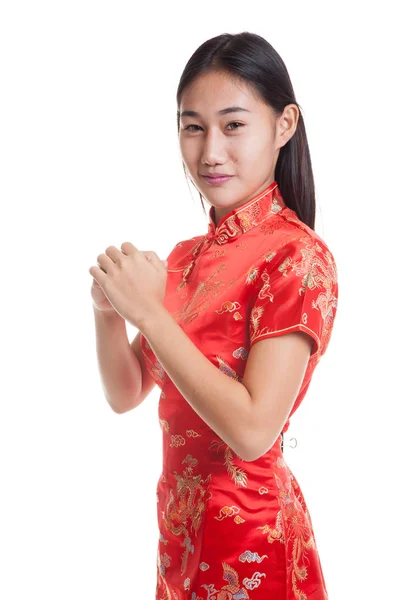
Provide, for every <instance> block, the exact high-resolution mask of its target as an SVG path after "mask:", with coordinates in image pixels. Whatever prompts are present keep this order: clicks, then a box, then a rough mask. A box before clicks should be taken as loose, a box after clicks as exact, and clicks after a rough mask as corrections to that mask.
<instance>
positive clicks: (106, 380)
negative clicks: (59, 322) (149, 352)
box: [93, 308, 154, 414]
mask: <svg viewBox="0 0 400 600" xmlns="http://www.w3.org/2000/svg"><path fill="white" fill-rule="evenodd" d="M93 310H94V317H95V325H96V350H97V359H98V366H99V371H100V377H101V382H102V385H103V390H104V394H105V397H106V399H107V402H108V403H109V405H110V406H111V408H112V409H113V411H114V412H116V413H118V414H120V413H124V412H126V411H128V410H131V409H132V408H135V407H136V406H138V405H139V404H140V403H141V402H142V401H143V400H144V399H145V398H146V396H147V395H148V393H149V392H150V391H151V388H152V387H153V386H154V381H153V380H151V381H150V376H149V375H148V374H147V370H145V368H144V367H143V360H142V359H141V350H140V346H139V335H140V333H138V334H137V336H136V337H135V339H134V340H133V342H132V344H131V345H130V344H129V340H128V337H127V333H126V324H125V319H123V318H122V317H121V316H120V315H119V314H118V313H114V312H113V313H105V312H102V311H99V310H97V309H96V308H93ZM143 373H145V375H144V376H143Z"/></svg>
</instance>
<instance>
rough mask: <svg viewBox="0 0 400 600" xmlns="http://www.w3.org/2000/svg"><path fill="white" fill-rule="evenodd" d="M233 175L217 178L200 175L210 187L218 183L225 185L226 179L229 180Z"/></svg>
mask: <svg viewBox="0 0 400 600" xmlns="http://www.w3.org/2000/svg"><path fill="white" fill-rule="evenodd" d="M232 177H233V175H218V176H217V177H215V176H214V177H212V176H207V175H202V178H203V179H205V180H206V181H207V183H211V184H212V185H217V184H220V183H225V181H228V179H231V178H232Z"/></svg>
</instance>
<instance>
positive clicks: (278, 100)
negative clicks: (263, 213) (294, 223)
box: [176, 31, 315, 229]
mask: <svg viewBox="0 0 400 600" xmlns="http://www.w3.org/2000/svg"><path fill="white" fill-rule="evenodd" d="M210 72H222V73H226V74H227V75H230V76H233V77H234V79H238V80H240V81H243V82H245V83H246V84H247V85H250V86H252V88H253V89H254V90H255V91H256V92H257V93H258V95H259V97H260V98H262V99H263V100H264V101H265V103H266V104H267V105H268V106H270V107H271V109H272V110H273V111H274V113H275V115H276V116H279V115H280V114H282V112H283V110H284V108H285V106H286V105H288V104H295V105H296V106H297V107H298V109H299V118H298V121H297V127H296V131H295V133H294V134H293V136H292V137H291V138H290V140H289V141H288V142H287V143H286V144H285V145H284V146H283V147H282V148H280V150H279V156H278V160H277V163H276V165H275V181H276V182H277V184H278V187H279V190H280V192H281V193H282V196H283V199H284V201H285V204H286V205H287V206H288V207H289V208H291V209H292V210H294V211H295V212H296V214H297V216H298V217H299V219H300V220H301V221H303V222H304V223H306V225H308V226H309V227H310V228H311V229H314V227H315V187H314V177H313V172H312V166H311V157H310V152H309V148H308V142H307V135H306V130H305V125H304V120H303V116H302V114H301V108H300V105H299V104H298V103H297V102H296V98H295V94H294V91H293V87H292V83H291V81H290V77H289V73H288V71H287V69H286V66H285V63H284V62H283V60H282V58H281V57H280V56H279V54H278V53H277V52H276V50H275V49H274V48H273V47H272V46H271V44H270V43H269V42H267V41H266V40H265V39H264V38H263V37H261V36H260V35H257V34H255V33H250V32H248V31H243V32H241V33H236V34H231V33H223V34H221V35H218V36H216V37H213V38H211V39H209V40H207V41H205V42H204V43H203V44H201V46H199V47H198V48H197V50H195V52H194V53H193V54H192V56H191V57H190V59H189V61H188V62H187V64H186V65H185V68H184V70H183V73H182V75H181V78H180V80H179V84H178V90H177V94H176V100H177V105H178V111H177V119H178V135H179V121H180V113H179V106H180V103H181V97H182V93H183V90H184V89H185V88H186V87H187V86H188V85H190V84H191V83H192V82H193V81H194V79H195V78H197V77H198V76H200V75H203V74H205V73H210ZM183 166H184V171H185V174H186V168H185V164H184V163H183ZM200 199H201V203H202V206H203V211H204V212H205V210H204V203H203V196H202V195H201V194H200Z"/></svg>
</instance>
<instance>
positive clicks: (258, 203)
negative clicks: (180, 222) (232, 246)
mask: <svg viewBox="0 0 400 600" xmlns="http://www.w3.org/2000/svg"><path fill="white" fill-rule="evenodd" d="M285 207H286V204H285V202H284V200H283V197H282V195H281V193H280V191H279V188H278V183H277V182H276V181H273V182H272V183H271V184H270V185H269V186H268V187H267V188H266V189H265V190H263V191H262V192H260V193H259V194H257V195H256V196H253V197H252V198H250V200H247V201H246V202H244V203H243V204H241V205H240V206H238V207H237V208H234V209H232V210H231V211H230V212H229V213H228V214H226V215H224V216H223V217H222V218H221V220H220V222H219V223H218V225H215V222H214V216H215V207H214V206H211V207H210V209H209V211H208V233H207V235H206V239H208V240H209V239H215V240H216V241H217V243H218V244H225V243H226V242H229V241H230V240H232V239H234V238H236V237H238V236H239V235H242V234H243V233H246V231H249V230H250V229H253V227H256V226H257V225H259V224H260V223H261V222H262V221H264V219H266V218H267V217H268V216H269V215H276V214H277V213H279V212H280V211H281V210H282V209H283V208H285Z"/></svg>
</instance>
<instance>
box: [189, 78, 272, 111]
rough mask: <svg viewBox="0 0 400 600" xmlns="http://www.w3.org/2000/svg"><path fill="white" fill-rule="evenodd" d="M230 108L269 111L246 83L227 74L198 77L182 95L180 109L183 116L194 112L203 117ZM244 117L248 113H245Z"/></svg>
mask: <svg viewBox="0 0 400 600" xmlns="http://www.w3.org/2000/svg"><path fill="white" fill-rule="evenodd" d="M229 106H240V107H242V108H245V109H247V110H249V111H250V112H252V113H253V112H254V113H256V112H260V111H265V110H267V109H268V107H267V105H266V104H265V102H263V101H262V100H261V99H260V98H259V97H258V96H257V94H256V92H255V90H254V89H253V88H252V87H251V86H250V85H248V84H246V82H243V81H240V80H239V79H234V78H233V77H230V76H229V75H227V74H225V73H216V72H212V73H206V74H204V75H200V76H199V77H197V78H196V79H195V80H194V81H193V82H192V83H191V84H190V86H188V87H187V88H185V90H184V91H183V93H182V97H181V104H180V107H179V110H180V113H181V114H182V112H183V111H185V110H193V111H196V112H199V113H200V114H201V115H206V114H210V116H211V115H215V116H217V115H216V113H217V111H219V110H222V109H224V108H226V107H229ZM243 115H244V116H247V115H248V113H246V112H244V113H243Z"/></svg>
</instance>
